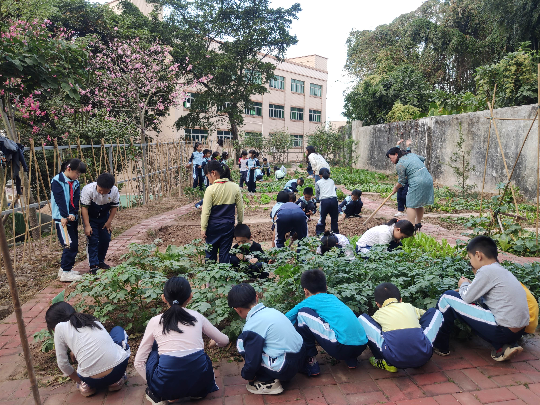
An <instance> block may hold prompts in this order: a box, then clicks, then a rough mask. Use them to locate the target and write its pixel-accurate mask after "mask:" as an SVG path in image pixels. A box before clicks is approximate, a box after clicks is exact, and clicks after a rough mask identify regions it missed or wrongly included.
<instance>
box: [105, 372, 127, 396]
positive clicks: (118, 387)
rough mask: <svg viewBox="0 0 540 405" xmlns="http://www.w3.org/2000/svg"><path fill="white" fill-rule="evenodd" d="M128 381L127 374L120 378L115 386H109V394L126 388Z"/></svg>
mask: <svg viewBox="0 0 540 405" xmlns="http://www.w3.org/2000/svg"><path fill="white" fill-rule="evenodd" d="M127 379H128V378H127V374H126V373H124V375H123V376H122V378H120V379H119V380H118V381H117V382H115V383H114V384H111V385H109V392H115V391H120V390H121V389H122V388H123V387H124V384H125V383H126V381H127Z"/></svg>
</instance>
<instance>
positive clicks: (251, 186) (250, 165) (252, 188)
mask: <svg viewBox="0 0 540 405" xmlns="http://www.w3.org/2000/svg"><path fill="white" fill-rule="evenodd" d="M259 168H260V164H259V160H258V159H257V152H256V151H255V150H253V149H252V150H250V151H249V158H248V161H247V171H248V174H247V175H248V192H250V193H256V192H257V175H256V173H255V171H256V170H257V169H259Z"/></svg>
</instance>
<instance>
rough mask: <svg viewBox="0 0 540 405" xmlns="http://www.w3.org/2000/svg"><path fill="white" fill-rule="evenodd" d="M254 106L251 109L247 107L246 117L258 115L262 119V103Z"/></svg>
mask: <svg viewBox="0 0 540 405" xmlns="http://www.w3.org/2000/svg"><path fill="white" fill-rule="evenodd" d="M252 104H253V105H252V106H251V108H247V107H246V111H245V113H246V115H256V116H258V117H262V103H255V102H253V103H252Z"/></svg>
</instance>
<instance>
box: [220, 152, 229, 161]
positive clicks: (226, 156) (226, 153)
mask: <svg viewBox="0 0 540 405" xmlns="http://www.w3.org/2000/svg"><path fill="white" fill-rule="evenodd" d="M228 158H229V152H223V153H222V154H221V159H223V160H227V159H228Z"/></svg>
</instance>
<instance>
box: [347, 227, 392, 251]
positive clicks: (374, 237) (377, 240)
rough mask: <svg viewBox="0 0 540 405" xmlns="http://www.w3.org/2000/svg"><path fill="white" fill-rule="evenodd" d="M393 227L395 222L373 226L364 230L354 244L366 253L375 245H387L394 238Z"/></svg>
mask: <svg viewBox="0 0 540 405" xmlns="http://www.w3.org/2000/svg"><path fill="white" fill-rule="evenodd" d="M394 227H395V224H393V225H379V226H374V227H373V228H370V229H368V230H367V231H366V232H364V234H363V235H362V236H361V237H360V239H358V242H356V246H358V249H359V250H360V252H362V253H367V252H369V249H371V248H372V247H373V246H375V245H388V244H389V243H390V242H392V240H393V239H394ZM368 246H369V247H368Z"/></svg>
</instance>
